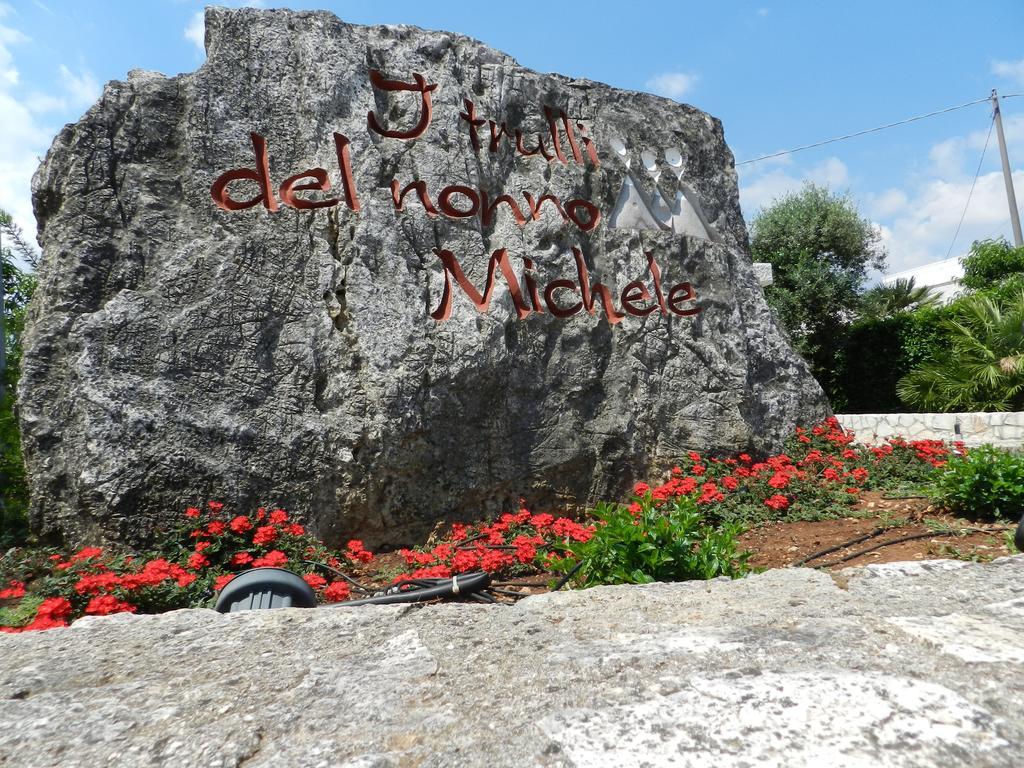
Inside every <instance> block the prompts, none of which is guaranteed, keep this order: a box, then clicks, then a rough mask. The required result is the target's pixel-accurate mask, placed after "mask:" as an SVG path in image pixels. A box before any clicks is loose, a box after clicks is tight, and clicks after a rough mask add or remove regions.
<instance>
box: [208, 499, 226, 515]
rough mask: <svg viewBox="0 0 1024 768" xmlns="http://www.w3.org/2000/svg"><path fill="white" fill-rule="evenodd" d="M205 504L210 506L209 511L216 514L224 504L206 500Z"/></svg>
mask: <svg viewBox="0 0 1024 768" xmlns="http://www.w3.org/2000/svg"><path fill="white" fill-rule="evenodd" d="M206 506H208V507H209V508H210V511H211V512H213V513H214V514H217V513H218V512H220V511H221V510H222V509H224V505H223V504H221V503H220V502H219V501H208V502H206Z"/></svg>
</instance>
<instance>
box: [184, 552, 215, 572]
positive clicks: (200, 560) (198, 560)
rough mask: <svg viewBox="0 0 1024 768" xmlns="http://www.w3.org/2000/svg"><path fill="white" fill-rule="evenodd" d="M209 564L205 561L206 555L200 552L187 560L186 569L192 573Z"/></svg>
mask: <svg viewBox="0 0 1024 768" xmlns="http://www.w3.org/2000/svg"><path fill="white" fill-rule="evenodd" d="M209 564H210V561H209V560H208V559H207V557H206V555H204V554H202V553H200V552H196V553H195V554H193V555H192V556H191V557H190V558H189V559H188V567H189V568H191V569H192V570H193V571H197V570H199V569H200V568H205V567H206V566H208V565H209Z"/></svg>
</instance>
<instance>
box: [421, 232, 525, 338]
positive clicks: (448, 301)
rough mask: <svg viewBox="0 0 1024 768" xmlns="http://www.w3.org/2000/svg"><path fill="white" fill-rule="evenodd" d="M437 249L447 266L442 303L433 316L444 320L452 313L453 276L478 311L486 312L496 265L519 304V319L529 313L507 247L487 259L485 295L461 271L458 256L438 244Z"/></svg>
mask: <svg viewBox="0 0 1024 768" xmlns="http://www.w3.org/2000/svg"><path fill="white" fill-rule="evenodd" d="M434 253H435V254H437V257H438V258H439V259H440V260H441V264H442V265H443V267H444V291H443V292H442V294H441V303H440V304H438V306H437V309H435V310H434V311H433V312H431V313H430V316H431V317H432V318H433V319H434V320H437V321H438V322H441V321H444V320H447V319H448V318H450V317H451V316H452V281H451V278H453V277H454V278H455V282H456V283H458V285H459V287H460V288H461V289H462V290H463V292H464V293H465V294H466V295H467V296H468V297H469V300H470V301H471V302H473V306H474V307H476V310H477V312H480V313H485V312H487V310H488V309H489V308H490V306H491V296H492V295H493V293H494V280H495V271H496V269H500V270H501V275H502V277H503V278H504V279H505V284H506V285H508V291H509V293H510V294H511V295H512V304H513V305H514V306H515V308H516V315H517V316H518V317H519V319H520V320H522V319H523V318H524V317H526V316H527V315H529V314H530V308H529V307H528V306H526V302H525V301H523V294H522V291H521V290H520V287H519V281H518V280H517V279H516V276H515V273H514V272H513V271H512V265H511V264H509V261H508V249H507V248H499V249H498V250H496V251H495V252H494V253H493V254H492V255H491V260H490V261H489V262H488V263H487V282H486V283H484V292H483V294H482V295H481V293H480V292H479V291H478V290H477V289H476V288H475V287H474V286H473V284H472V283H471V282H470V281H469V279H468V278H467V277H466V275H465V273H464V272H463V271H462V267H461V266H459V262H458V259H456V258H455V254H453V253H452V252H451V251H447V250H444V249H441V248H435V249H434Z"/></svg>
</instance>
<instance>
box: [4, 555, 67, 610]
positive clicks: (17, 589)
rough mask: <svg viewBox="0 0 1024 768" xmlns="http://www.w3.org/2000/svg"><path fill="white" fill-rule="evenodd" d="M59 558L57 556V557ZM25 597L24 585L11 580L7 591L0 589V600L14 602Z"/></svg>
mask: <svg viewBox="0 0 1024 768" xmlns="http://www.w3.org/2000/svg"><path fill="white" fill-rule="evenodd" d="M58 557H59V555H58ZM24 596H25V583H24V582H21V581H15V580H14V579H11V580H10V581H9V582H8V587H7V589H0V600H15V599H17V598H19V597H24Z"/></svg>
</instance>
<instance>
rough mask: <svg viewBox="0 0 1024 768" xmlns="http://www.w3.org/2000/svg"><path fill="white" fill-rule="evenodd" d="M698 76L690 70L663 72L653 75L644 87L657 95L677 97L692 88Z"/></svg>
mask: <svg viewBox="0 0 1024 768" xmlns="http://www.w3.org/2000/svg"><path fill="white" fill-rule="evenodd" d="M698 79H699V77H698V76H697V75H695V74H693V73H690V72H664V73H662V74H660V75H655V76H654V77H652V78H651V79H650V80H648V81H647V82H646V83H644V87H645V88H647V89H649V90H650V91H651V92H652V93H656V94H658V95H659V96H667V97H668V98H670V99H679V98H681V97H683V96H685V95H686V94H687V93H689V92H690V91H692V90H693V88H694V86H695V85H696V84H697V80H698Z"/></svg>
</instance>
